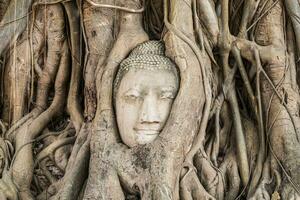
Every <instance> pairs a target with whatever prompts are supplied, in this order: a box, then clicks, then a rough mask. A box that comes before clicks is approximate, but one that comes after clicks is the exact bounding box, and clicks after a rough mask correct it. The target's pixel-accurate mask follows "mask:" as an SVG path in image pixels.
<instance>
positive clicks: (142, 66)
mask: <svg viewBox="0 0 300 200" xmlns="http://www.w3.org/2000/svg"><path fill="white" fill-rule="evenodd" d="M178 88H179V75H178V71H177V68H176V66H175V64H174V63H173V62H172V61H171V60H170V59H169V58H168V57H166V56H165V48H164V44H163V43H162V42H159V41H148V42H145V43H143V44H140V45H138V46H137V47H136V48H135V49H134V50H133V51H132V52H131V53H130V54H129V56H128V57H127V58H126V59H125V60H123V61H122V62H121V64H120V67H119V70H118V72H117V75H116V78H115V80H114V106H115V112H116V118H117V125H118V128H119V134H120V136H121V139H122V141H123V143H124V144H126V145H127V146H129V147H134V146H137V145H144V144H148V143H151V142H152V141H154V140H155V138H156V137H157V136H158V135H159V134H160V132H161V131H162V129H163V127H164V125H165V123H166V121H167V119H168V117H169V114H170V111H171V107H172V103H173V101H174V99H175V97H176V94H177V91H178Z"/></svg>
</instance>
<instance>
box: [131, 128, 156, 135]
mask: <svg viewBox="0 0 300 200" xmlns="http://www.w3.org/2000/svg"><path fill="white" fill-rule="evenodd" d="M135 131H136V132H137V133H138V134H143V135H158V134H159V132H160V131H159V130H156V129H135Z"/></svg>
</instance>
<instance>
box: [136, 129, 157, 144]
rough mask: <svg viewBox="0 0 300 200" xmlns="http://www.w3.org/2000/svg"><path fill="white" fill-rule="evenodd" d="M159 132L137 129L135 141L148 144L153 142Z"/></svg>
mask: <svg viewBox="0 0 300 200" xmlns="http://www.w3.org/2000/svg"><path fill="white" fill-rule="evenodd" d="M158 134H159V131H139V132H138V133H137V138H136V140H137V143H138V144H139V145H143V144H149V143H151V142H153V141H154V140H155V139H156V138H157V136H158Z"/></svg>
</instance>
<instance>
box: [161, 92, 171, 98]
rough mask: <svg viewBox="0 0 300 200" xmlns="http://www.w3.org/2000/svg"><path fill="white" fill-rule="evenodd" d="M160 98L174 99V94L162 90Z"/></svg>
mask: <svg viewBox="0 0 300 200" xmlns="http://www.w3.org/2000/svg"><path fill="white" fill-rule="evenodd" d="M160 98H161V99H174V98H175V95H174V93H173V92H162V93H161V95H160Z"/></svg>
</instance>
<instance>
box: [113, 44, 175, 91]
mask: <svg viewBox="0 0 300 200" xmlns="http://www.w3.org/2000/svg"><path fill="white" fill-rule="evenodd" d="M131 69H143V70H149V71H155V70H169V71H171V72H172V73H174V75H175V77H176V79H177V80H179V78H178V77H179V76H178V70H177V67H176V65H175V64H174V63H173V62H172V61H171V59H170V58H168V57H167V56H166V55H165V46H164V44H163V42H161V41H156V40H151V41H147V42H144V43H142V44H140V45H138V46H137V47H135V48H134V49H133V51H132V52H131V53H130V54H129V56H128V57H127V58H126V59H125V60H123V61H122V62H121V64H120V67H119V70H118V72H117V75H116V78H115V81H114V93H116V91H117V90H118V88H119V85H120V82H121V80H122V78H123V76H124V75H125V74H126V73H127V72H128V71H129V70H131Z"/></svg>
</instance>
